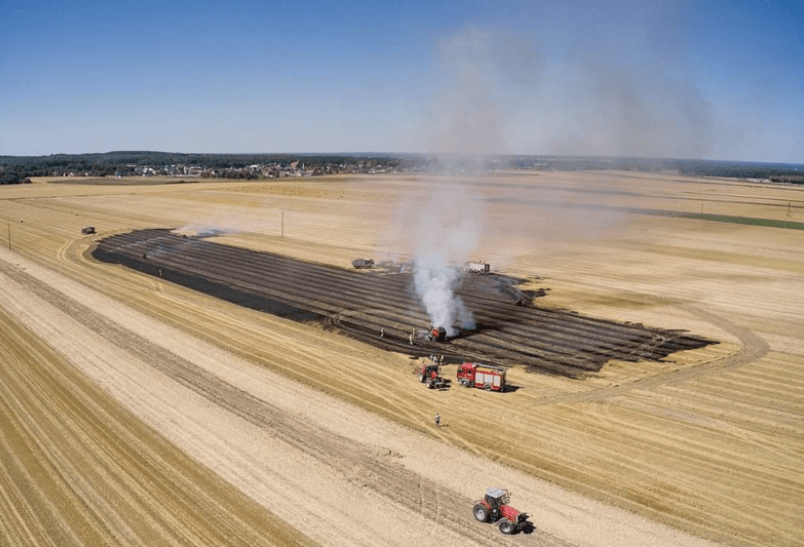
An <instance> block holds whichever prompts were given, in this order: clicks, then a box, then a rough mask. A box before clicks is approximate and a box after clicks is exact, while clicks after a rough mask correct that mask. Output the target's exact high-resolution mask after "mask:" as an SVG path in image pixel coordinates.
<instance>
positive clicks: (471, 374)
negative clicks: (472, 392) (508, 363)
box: [458, 363, 505, 391]
mask: <svg viewBox="0 0 804 547" xmlns="http://www.w3.org/2000/svg"><path fill="white" fill-rule="evenodd" d="M458 383H459V384H461V385H462V386H463V387H479V388H483V389H485V390H486V391H505V367H498V366H495V365H483V364H480V363H464V364H462V365H461V366H459V367H458Z"/></svg>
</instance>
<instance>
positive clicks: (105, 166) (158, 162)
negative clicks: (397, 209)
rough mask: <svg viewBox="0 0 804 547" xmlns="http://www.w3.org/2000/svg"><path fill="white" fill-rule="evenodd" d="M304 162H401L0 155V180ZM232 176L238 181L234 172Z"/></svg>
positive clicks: (384, 161) (396, 161)
mask: <svg viewBox="0 0 804 547" xmlns="http://www.w3.org/2000/svg"><path fill="white" fill-rule="evenodd" d="M296 161H300V162H303V163H304V165H305V168H307V169H310V170H312V169H315V168H316V167H323V166H326V165H328V164H329V165H332V164H338V165H358V164H366V163H367V162H371V164H372V165H377V166H384V167H387V168H396V167H399V165H400V164H401V163H402V161H403V160H402V159H401V158H400V157H395V156H374V155H372V156H367V155H363V156H358V155H349V154H344V155H338V154H331V155H318V154H311V155H299V154H293V155H291V154H177V153H170V152H147V151H146V152H107V153H104V154H55V155H50V156H0V180H2V182H3V184H13V183H18V182H22V180H23V179H24V178H27V177H40V176H54V174H58V175H61V174H63V173H75V174H76V175H79V174H80V175H84V174H87V175H89V176H95V177H103V176H114V175H120V176H130V175H135V174H136V173H137V167H145V166H149V167H156V168H158V167H159V166H167V165H177V164H184V165H193V166H198V167H201V168H206V169H242V168H244V167H246V166H249V165H255V164H258V165H264V164H272V163H275V164H279V165H282V166H289V165H290V164H291V163H293V162H296ZM232 177H234V178H238V177H237V174H236V173H234V172H233V174H232Z"/></svg>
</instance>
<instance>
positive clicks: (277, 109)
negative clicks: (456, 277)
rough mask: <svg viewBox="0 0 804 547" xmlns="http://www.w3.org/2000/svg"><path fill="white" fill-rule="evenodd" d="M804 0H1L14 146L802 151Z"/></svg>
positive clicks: (773, 154)
mask: <svg viewBox="0 0 804 547" xmlns="http://www.w3.org/2000/svg"><path fill="white" fill-rule="evenodd" d="M644 4H649V5H644ZM802 4H804V3H802V2H774V1H745V2H744V1H731V0H723V1H720V0H716V1H712V2H694V1H687V0H677V1H664V0H660V1H655V2H648V3H646V2H638V1H631V0H624V1H615V2H600V1H574V0H568V1H563V2H557V1H556V2H553V1H545V2H541V1H529V2H526V1H504V0H498V1H489V2H486V1H480V0H478V1H473V0H463V1H452V2H447V1H442V2H428V1H418V2H405V1H402V0H398V1H392V2H385V1H382V0H377V1H357V2H334V1H324V0H317V1H314V0H297V1H292V2H284V1H276V2H271V1H263V2H251V1H245V0H230V1H228V2H207V1H204V0H200V1H193V2H163V1H160V2H152V1H150V0H140V1H136V2H127V1H118V2H108V1H103V2H96V1H74V2H67V1H44V2H43V1H37V0H28V1H17V0H0V155H18V156H38V155H49V154H59V153H68V154H78V153H95V152H108V151H119V150H153V151H165V152H187V153H191V152H193V153H194V152H198V153H333V152H388V153H404V152H414V153H455V152H457V153H466V154H538V155H544V154H558V155H592V156H635V157H669V158H690V159H718V160H741V161H767V162H783V163H804V130H803V129H802V128H804V6H803V5H802Z"/></svg>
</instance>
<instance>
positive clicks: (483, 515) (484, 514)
mask: <svg viewBox="0 0 804 547" xmlns="http://www.w3.org/2000/svg"><path fill="white" fill-rule="evenodd" d="M472 512H473V513H474V514H475V518H476V519H477V520H479V521H480V522H486V521H487V520H489V511H488V509H486V507H485V505H483V504H482V503H476V504H475V507H474V509H472Z"/></svg>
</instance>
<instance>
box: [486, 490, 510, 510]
mask: <svg viewBox="0 0 804 547" xmlns="http://www.w3.org/2000/svg"><path fill="white" fill-rule="evenodd" d="M485 499H486V503H488V504H489V507H491V508H492V509H496V510H498V511H499V509H500V507H501V506H503V505H506V504H508V503H510V502H511V494H509V493H508V490H505V489H504V488H489V489H488V490H486V498H485Z"/></svg>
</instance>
